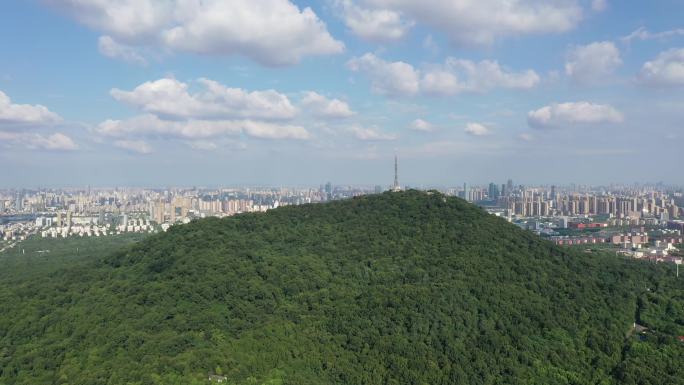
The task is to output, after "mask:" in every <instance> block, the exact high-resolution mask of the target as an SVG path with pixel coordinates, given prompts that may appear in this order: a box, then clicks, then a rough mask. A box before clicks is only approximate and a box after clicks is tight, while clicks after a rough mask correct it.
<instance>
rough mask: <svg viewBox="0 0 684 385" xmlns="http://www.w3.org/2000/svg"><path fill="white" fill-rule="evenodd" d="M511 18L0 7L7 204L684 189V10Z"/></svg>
mask: <svg viewBox="0 0 684 385" xmlns="http://www.w3.org/2000/svg"><path fill="white" fill-rule="evenodd" d="M497 4H498V2H497V1H494V0H487V1H480V2H477V3H475V2H464V3H463V4H462V5H461V8H458V9H457V7H456V6H455V5H454V4H453V3H452V2H450V1H446V0H433V1H431V3H430V6H429V7H425V9H418V8H417V7H415V6H413V5H412V3H411V2H406V1H400V0H392V1H377V0H324V1H311V0H269V1H267V2H264V3H255V2H249V1H242V0H240V1H232V2H221V1H216V0H212V1H205V2H198V1H180V0H172V1H168V2H163V3H162V2H154V1H149V0H146V1H114V0H105V1H97V2H96V1H88V0H31V1H25V2H11V3H7V4H3V5H2V6H1V9H2V12H0V45H1V46H2V47H3V50H2V52H0V162H2V165H3V166H2V168H0V188H29V187H32V188H35V187H40V186H42V187H75V186H87V185H92V186H141V187H164V186H173V185H184V186H193V185H198V186H221V185H233V186H243V185H261V186H265V185H270V186H278V185H290V186H291V185H308V186H317V185H319V184H322V183H326V182H328V181H331V182H333V183H335V184H350V185H354V184H355V185H369V186H372V185H382V186H391V185H392V172H391V169H392V160H393V157H394V155H395V154H396V155H397V156H398V157H399V160H400V168H401V171H400V174H401V182H402V184H407V185H410V186H417V187H419V186H458V185H460V184H461V183H463V182H464V181H465V182H467V183H469V184H482V185H485V184H487V183H489V182H491V181H502V180H507V179H508V178H513V179H514V180H516V181H519V182H520V183H523V184H549V185H551V184H569V183H577V184H587V185H607V184H611V183H616V184H623V183H629V184H631V183H635V182H640V183H657V182H663V183H666V184H676V185H684V174H682V173H681V160H680V159H679V156H678V155H679V154H680V153H681V148H682V145H681V143H683V142H684V128H683V127H682V125H681V121H682V118H684V116H683V115H682V112H681V111H683V110H682V108H681V107H682V106H684V93H682V90H683V89H684V29H682V28H683V27H684V26H683V25H682V23H681V20H680V18H679V17H678V15H680V14H682V13H683V12H684V4H681V3H678V2H675V1H671V0H659V1H654V2H651V3H649V4H637V3H629V4H625V3H621V2H616V1H609V0H558V1H553V2H538V1H532V0H518V1H513V2H509V3H507V5H506V6H505V7H499V6H497ZM482 15H489V16H487V17H483V16H482ZM214 16H220V17H214ZM26 20H31V21H32V23H26V22H25V21H26ZM226 20H231V23H227V22H225V21H226ZM269 20H283V21H287V22H282V23H272V22H269ZM447 20H448V23H446V22H445V21H447ZM493 21H494V22H493Z"/></svg>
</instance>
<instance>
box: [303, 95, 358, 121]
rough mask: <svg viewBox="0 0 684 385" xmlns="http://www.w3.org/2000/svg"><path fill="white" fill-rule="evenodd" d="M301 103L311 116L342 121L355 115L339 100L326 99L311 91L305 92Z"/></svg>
mask: <svg viewBox="0 0 684 385" xmlns="http://www.w3.org/2000/svg"><path fill="white" fill-rule="evenodd" d="M301 103H302V106H303V107H304V108H306V109H307V110H308V111H309V112H311V113H312V114H313V115H315V116H319V117H322V118H329V119H343V118H349V117H352V116H354V115H355V113H354V111H352V110H351V108H349V105H348V104H347V103H346V102H343V101H342V100H339V99H328V98H326V97H325V96H323V95H320V94H318V93H316V92H313V91H309V92H307V93H306V95H305V96H304V98H303V99H302V101H301Z"/></svg>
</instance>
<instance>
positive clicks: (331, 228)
mask: <svg viewBox="0 0 684 385" xmlns="http://www.w3.org/2000/svg"><path fill="white" fill-rule="evenodd" d="M17 268H20V267H17ZM667 273H668V271H667V269H666V268H664V267H658V266H652V265H647V264H641V263H633V262H631V261H625V260H621V259H617V258H616V257H614V256H601V255H588V254H584V253H579V252H575V251H572V250H569V249H560V248H558V247H556V246H554V245H552V244H551V243H549V242H545V241H543V240H541V239H540V238H538V237H537V236H535V235H533V234H531V233H529V232H526V231H523V230H521V229H519V228H517V227H516V226H514V225H511V224H509V223H507V222H506V221H504V220H503V219H500V218H497V217H495V216H492V215H489V214H487V213H486V212H484V211H483V210H481V209H479V208H478V207H476V206H473V205H471V204H469V203H467V202H465V201H463V200H461V199H458V198H450V197H446V196H444V195H442V194H439V193H437V192H428V193H423V192H417V191H406V192H388V193H384V194H380V195H372V196H363V197H358V198H355V199H350V200H345V201H336V202H331V203H327V204H314V205H305V206H297V207H283V208H279V209H276V210H272V211H269V212H268V213H265V214H246V215H239V216H235V217H230V218H225V219H215V218H209V219H203V220H198V221H195V222H192V223H190V224H188V225H181V226H174V227H172V228H171V229H170V230H169V231H168V232H167V233H164V234H159V235H156V236H152V237H150V238H147V239H146V240H144V241H142V242H140V243H138V244H136V245H134V246H132V247H128V248H126V249H123V250H120V251H117V252H114V253H112V254H110V255H103V256H102V257H100V258H96V259H89V260H83V259H74V260H73V261H72V262H70V263H67V264H66V265H65V266H64V267H62V268H61V269H59V270H57V271H51V272H49V273H45V274H40V273H36V274H34V275H31V276H30V277H28V278H26V279H24V280H23V281H21V282H20V283H19V284H13V285H10V284H9V283H8V282H3V281H2V280H0V384H2V385H14V384H89V385H93V384H207V383H210V382H211V381H223V380H225V381H226V382H225V383H228V384H302V385H304V384H307V385H308V384H355V385H375V384H378V385H380V384H416V385H423V384H431V385H435V384H445V385H446V384H469V385H478V384H482V385H485V384H539V385H542V384H543V385H552V384H636V383H639V384H666V383H673V384H674V383H681V382H677V381H684V380H681V379H682V377H681V375H682V370H681V369H679V368H678V367H679V366H678V364H675V362H677V361H678V362H681V359H682V358H684V349H683V348H682V346H681V345H682V344H680V343H678V342H677V341H676V340H675V339H674V337H673V335H674V334H676V333H677V331H678V330H679V329H677V328H679V327H681V325H682V324H684V322H683V321H682V319H684V318H682V319H678V318H677V317H678V315H677V314H678V313H677V312H678V311H679V312H681V302H676V300H673V299H672V298H671V297H668V296H667V293H663V291H664V290H666V288H669V289H667V290H675V289H676V290H679V292H680V293H681V289H682V285H681V284H679V283H678V282H674V281H673V280H672V279H671V278H669V276H666V274H667ZM663 301H664V302H663ZM667 301H670V304H671V305H672V306H673V308H672V309H670V310H667V309H663V310H662V311H661V307H662V306H666V305H663V304H664V303H666V302H667ZM659 304H660V305H659ZM668 312H669V313H668ZM673 314H674V315H673ZM635 323H640V324H645V325H646V327H650V328H651V330H653V331H652V332H651V333H650V334H644V335H642V336H641V338H640V339H637V338H636V337H634V336H633V333H634V331H633V326H634V325H635ZM665 349H667V355H663V356H661V355H660V354H661V352H663V351H665ZM665 357H667V358H665ZM670 361H672V362H670ZM637 380H638V382H637Z"/></svg>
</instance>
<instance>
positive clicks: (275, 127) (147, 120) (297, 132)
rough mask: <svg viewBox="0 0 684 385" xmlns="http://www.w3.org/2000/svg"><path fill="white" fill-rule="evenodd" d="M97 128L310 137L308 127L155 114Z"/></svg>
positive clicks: (150, 133) (118, 133)
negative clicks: (180, 118) (173, 118)
mask: <svg viewBox="0 0 684 385" xmlns="http://www.w3.org/2000/svg"><path fill="white" fill-rule="evenodd" d="M95 131H96V132H97V133H98V134H100V135H103V136H109V137H118V138H129V137H136V136H137V137H156V136H159V137H171V138H181V139H207V138H215V137H219V136H225V135H229V136H230V135H233V136H236V135H239V134H240V133H245V134H246V135H248V136H251V137H255V138H262V139H302V140H303V139H309V137H310V135H309V133H308V131H306V129H305V128H303V127H300V126H296V125H281V124H274V123H268V122H260V121H251V120H188V121H176V120H162V119H159V118H158V117H157V116H155V115H151V114H148V115H142V116H137V117H134V118H131V119H128V120H107V121H104V122H102V123H100V124H99V125H98V126H97V128H96V129H95Z"/></svg>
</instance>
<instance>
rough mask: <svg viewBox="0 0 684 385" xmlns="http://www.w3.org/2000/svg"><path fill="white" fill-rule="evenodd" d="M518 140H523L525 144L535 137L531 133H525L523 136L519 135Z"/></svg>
mask: <svg viewBox="0 0 684 385" xmlns="http://www.w3.org/2000/svg"><path fill="white" fill-rule="evenodd" d="M518 139H520V140H522V141H523V142H531V141H533V140H534V136H532V134H530V133H529V132H523V133H522V134H520V135H518Z"/></svg>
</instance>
